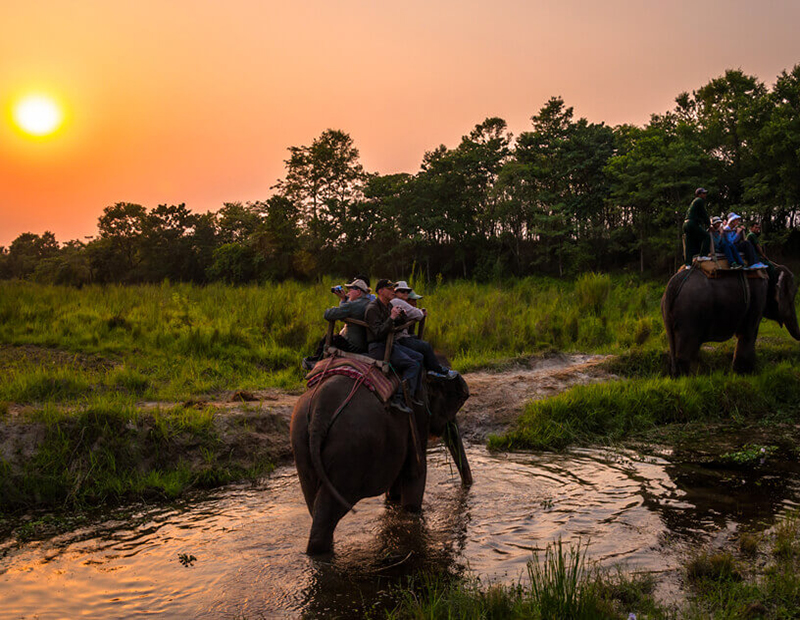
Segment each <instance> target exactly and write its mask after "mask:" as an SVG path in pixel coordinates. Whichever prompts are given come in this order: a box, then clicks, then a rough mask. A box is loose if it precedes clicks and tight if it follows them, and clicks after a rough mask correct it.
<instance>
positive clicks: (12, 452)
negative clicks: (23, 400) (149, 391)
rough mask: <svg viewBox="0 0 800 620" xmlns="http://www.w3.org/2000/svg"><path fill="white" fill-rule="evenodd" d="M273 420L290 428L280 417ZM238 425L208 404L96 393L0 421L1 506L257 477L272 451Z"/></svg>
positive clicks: (159, 492)
mask: <svg viewBox="0 0 800 620" xmlns="http://www.w3.org/2000/svg"><path fill="white" fill-rule="evenodd" d="M271 423H272V424H274V425H275V426H276V429H275V430H278V431H281V432H283V433H286V432H288V431H287V429H286V424H285V422H283V423H281V421H280V420H278V419H274V420H271ZM242 424H243V422H242V421H241V418H239V419H236V420H234V419H229V418H227V417H226V416H221V415H218V412H217V411H215V410H214V409H213V408H211V407H201V408H194V407H186V406H177V407H172V408H168V409H162V408H154V409H150V410H143V409H140V408H137V407H136V406H135V405H133V404H132V403H128V404H122V403H120V402H117V401H107V402H104V401H102V400H98V401H96V402H93V403H91V404H87V405H85V406H81V407H78V408H75V409H70V410H63V409H59V408H57V407H55V406H52V405H48V406H45V407H42V408H34V409H30V410H27V411H24V412H23V413H21V414H20V415H19V416H17V418H16V419H15V420H14V421H13V424H0V439H2V450H3V451H2V455H0V473H2V475H0V498H2V500H0V512H7V511H13V510H16V509H21V508H28V507H34V506H36V507H41V506H51V507H55V506H58V507H62V508H63V507H71V508H75V507H77V508H81V507H91V506H96V505H100V504H105V503H109V502H110V503H116V502H118V501H121V500H128V499H141V498H153V497H157V498H171V497H176V496H178V495H179V494H181V493H182V492H184V491H186V490H187V489H189V488H204V487H211V486H216V485H219V484H224V483H226V482H230V481H232V480H237V479H242V478H252V477H255V476H258V475H262V474H263V473H265V472H267V471H269V470H270V469H271V468H272V467H273V463H274V462H275V460H276V458H277V457H278V456H279V455H278V454H276V452H275V449H274V447H272V446H270V445H269V444H264V445H258V444H256V443H254V442H252V441H251V440H250V439H249V437H248V433H247V432H246V431H247V429H245V428H241V426H242ZM261 424H262V425H263V424H264V422H263V421H261ZM237 425H239V426H240V428H237ZM278 427H280V428H278Z"/></svg>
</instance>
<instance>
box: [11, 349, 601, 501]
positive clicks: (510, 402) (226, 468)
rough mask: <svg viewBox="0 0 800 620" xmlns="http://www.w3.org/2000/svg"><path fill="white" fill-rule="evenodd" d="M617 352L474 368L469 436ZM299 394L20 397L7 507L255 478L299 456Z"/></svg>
mask: <svg viewBox="0 0 800 620" xmlns="http://www.w3.org/2000/svg"><path fill="white" fill-rule="evenodd" d="M607 359H608V358H607V357H606V356H591V355H576V356H566V355H551V356H544V357H535V358H531V359H530V360H528V361H527V363H526V364H522V363H519V362H516V363H514V364H513V365H512V366H511V367H510V368H507V369H506V370H503V371H499V372H487V371H482V372H475V373H467V374H466V375H465V377H466V380H467V382H468V384H469V385H470V390H471V396H470V399H469V400H468V401H467V403H466V404H465V405H464V407H463V409H462V411H461V413H460V414H459V420H460V423H461V426H462V430H463V432H464V435H465V437H466V438H467V439H468V440H469V441H479V442H482V441H484V440H485V438H486V437H487V436H488V435H489V434H490V433H493V432H502V431H504V430H505V429H506V428H507V426H508V425H509V424H510V423H511V422H512V421H513V420H514V419H515V418H516V416H517V415H518V414H519V411H520V410H521V408H522V406H523V404H524V403H525V402H526V401H528V400H529V399H532V398H545V397H547V396H548V395H550V394H555V393H558V392H560V391H562V390H565V389H568V388H569V387H571V386H574V385H582V384H588V383H594V382H599V381H604V380H608V379H610V378H613V375H610V374H609V373H608V372H607V371H605V370H604V369H603V368H602V364H603V362H604V361H606V360H607ZM298 396H299V392H287V391H285V390H279V389H275V388H272V389H266V390H253V391H242V390H238V391H235V392H226V393H223V394H221V395H218V396H217V397H216V398H200V399H193V400H189V401H185V402H182V403H175V402H168V401H161V402H156V401H139V402H135V401H129V402H119V401H118V400H116V399H110V400H104V399H102V398H98V399H95V401H94V402H93V403H91V404H88V405H74V406H64V405H60V406H58V405H53V404H50V405H45V406H35V405H27V406H23V405H11V406H6V408H5V410H4V412H3V413H2V417H0V422H1V423H0V463H2V468H3V474H4V475H3V476H2V478H0V497H2V502H1V503H0V510H2V511H3V512H9V511H15V510H20V509H25V508H36V507H46V506H51V507H59V508H62V507H64V506H70V507H92V506H97V505H101V504H103V503H118V502H120V501H124V500H126V499H128V500H130V499H142V498H145V499H154V498H156V499H157V498H162V499H169V498H174V497H177V496H178V495H180V494H181V493H183V492H185V491H186V490H188V489H193V488H206V487H210V486H216V485H219V484H224V483H226V482H231V481H234V480H242V479H255V478H258V477H259V476H261V475H263V474H264V473H266V472H268V471H269V470H270V469H271V468H272V467H274V466H275V465H277V464H280V463H285V462H288V461H289V460H291V446H290V444H289V430H288V429H289V420H290V417H291V412H292V409H293V407H294V404H295V402H296V400H297V398H298Z"/></svg>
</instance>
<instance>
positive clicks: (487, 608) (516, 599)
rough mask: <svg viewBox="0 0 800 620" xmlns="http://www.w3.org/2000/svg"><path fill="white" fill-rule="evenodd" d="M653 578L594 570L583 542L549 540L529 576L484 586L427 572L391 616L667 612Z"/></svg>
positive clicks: (548, 619)
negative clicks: (658, 600)
mask: <svg viewBox="0 0 800 620" xmlns="http://www.w3.org/2000/svg"><path fill="white" fill-rule="evenodd" d="M652 585H653V584H652V581H651V580H648V579H642V578H638V579H633V578H630V577H627V576H625V575H623V574H622V573H618V574H617V575H612V574H611V573H610V572H603V571H599V570H593V569H590V568H589V567H588V566H587V565H586V557H585V553H584V552H581V550H580V547H579V546H574V545H570V546H567V547H565V546H563V545H562V543H561V540H559V541H558V542H556V543H553V544H551V545H548V547H547V549H546V550H545V553H544V559H543V560H542V559H541V558H540V556H539V555H538V554H535V555H534V556H533V558H532V559H531V560H530V561H529V562H528V566H527V581H521V582H520V583H518V584H516V585H510V586H506V585H502V584H490V585H487V586H484V585H482V584H481V583H480V581H478V580H477V579H474V578H466V579H460V580H459V579H455V580H454V579H443V578H440V577H432V576H424V577H422V578H421V579H420V580H418V582H417V583H413V582H412V584H411V585H410V586H409V587H408V588H407V589H405V590H404V591H403V594H402V597H401V599H400V602H399V604H398V605H397V607H396V608H395V609H394V610H393V611H392V612H390V613H389V614H387V617H389V618H398V619H399V618H417V619H420V620H421V619H423V618H424V619H427V620H438V619H447V620H450V619H452V618H459V619H461V618H467V619H471V618H474V619H476V620H478V619H481V618H531V619H534V620H561V619H563V618H570V619H574V620H582V619H586V620H589V619H605V618H608V619H611V618H614V619H616V618H625V617H628V612H633V611H641V610H644V611H647V612H649V613H650V615H648V616H647V617H663V615H662V614H663V610H662V609H660V608H659V607H658V606H657V605H656V604H655V603H654V601H653V600H652V599H651V598H650V597H649V592H650V590H651V589H652Z"/></svg>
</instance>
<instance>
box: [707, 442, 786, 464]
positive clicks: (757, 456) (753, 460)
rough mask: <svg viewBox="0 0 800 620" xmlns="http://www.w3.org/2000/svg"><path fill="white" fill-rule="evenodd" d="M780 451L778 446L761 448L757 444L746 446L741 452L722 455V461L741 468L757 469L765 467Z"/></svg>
mask: <svg viewBox="0 0 800 620" xmlns="http://www.w3.org/2000/svg"><path fill="white" fill-rule="evenodd" d="M777 451H778V447H777V446H760V445H755V444H746V445H745V446H743V447H742V449H741V450H736V451H735V452H726V453H725V454H723V455H722V457H721V459H722V460H723V461H725V462H728V463H731V464H732V465H738V466H741V467H757V466H759V465H763V464H764V462H765V461H766V460H767V459H769V458H770V457H772V456H774V455H775V453H776V452H777Z"/></svg>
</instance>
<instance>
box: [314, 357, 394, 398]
mask: <svg viewBox="0 0 800 620" xmlns="http://www.w3.org/2000/svg"><path fill="white" fill-rule="evenodd" d="M333 375H344V376H345V377H350V378H351V379H356V380H358V379H360V378H361V377H363V378H364V379H363V381H364V385H365V386H366V387H367V388H368V389H369V390H370V391H371V392H373V393H374V394H375V395H376V396H377V397H378V398H379V399H380V400H381V401H382V402H384V403H385V402H387V401H388V400H389V399H390V398H391V397H392V395H393V394H394V393H395V392H396V391H397V388H398V387H399V386H400V380H399V379H398V378H397V377H395V376H391V377H387V376H386V375H384V374H383V373H382V372H381V371H380V370H379V369H378V368H377V367H376V366H374V365H373V364H370V363H367V362H361V361H358V360H354V359H349V358H346V357H332V358H331V357H328V358H324V359H321V360H320V361H318V362H317V363H316V364H315V365H314V368H312V369H311V372H309V373H308V374H307V375H306V381H308V384H307V385H308V387H313V386H315V385H316V384H317V383H319V382H320V381H324V380H325V379H327V378H328V377H331V376H333Z"/></svg>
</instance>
